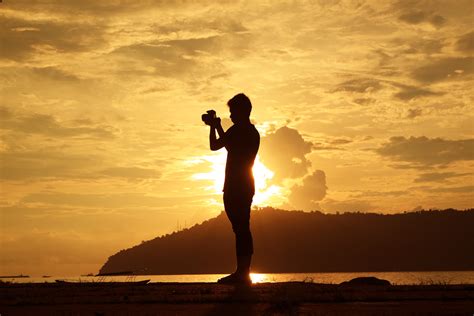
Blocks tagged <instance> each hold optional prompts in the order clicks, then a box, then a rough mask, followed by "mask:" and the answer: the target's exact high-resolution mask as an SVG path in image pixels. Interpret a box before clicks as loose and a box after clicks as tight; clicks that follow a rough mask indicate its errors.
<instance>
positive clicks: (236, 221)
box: [219, 193, 253, 283]
mask: <svg viewBox="0 0 474 316" xmlns="http://www.w3.org/2000/svg"><path fill="white" fill-rule="evenodd" d="M252 197H253V196H252V195H243V194H235V193H234V194H233V193H224V207H225V211H226V214H227V217H228V218H229V220H230V222H231V224H232V230H233V231H234V234H235V248H236V257H237V269H236V271H235V272H234V273H233V274H231V275H230V276H228V277H225V278H223V279H221V280H219V282H221V283H237V282H239V281H244V282H247V283H249V282H250V275H249V273H250V263H251V259H252V254H253V240H252V233H251V232H250V208H251V205H252Z"/></svg>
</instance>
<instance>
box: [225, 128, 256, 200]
mask: <svg viewBox="0 0 474 316" xmlns="http://www.w3.org/2000/svg"><path fill="white" fill-rule="evenodd" d="M224 141H225V148H226V149H227V162H226V166H225V182H224V189H223V191H224V192H235V193H250V194H252V195H253V194H254V193H255V184H254V178H253V174H252V167H253V163H254V161H255V157H256V156H257V152H258V147H259V146H260V134H259V133H258V131H257V129H256V128H255V126H254V125H253V124H250V123H244V124H234V125H233V126H231V127H230V128H229V129H228V130H227V131H226V132H225V134H224Z"/></svg>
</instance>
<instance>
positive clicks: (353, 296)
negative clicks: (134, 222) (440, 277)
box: [0, 282, 474, 316]
mask: <svg viewBox="0 0 474 316" xmlns="http://www.w3.org/2000/svg"><path fill="white" fill-rule="evenodd" d="M0 314H1V316H4V315H96V316H99V315H192V316H198V315H356V316H357V315H474V285H403V286H341V285H333V284H315V283H303V282H290V283H264V284H255V285H253V286H252V287H250V288H248V287H233V286H226V285H218V284H214V283H151V284H147V285H130V284H128V285H121V284H100V283H96V284H91V283H82V284H47V283H36V284H34V283H30V284H0Z"/></svg>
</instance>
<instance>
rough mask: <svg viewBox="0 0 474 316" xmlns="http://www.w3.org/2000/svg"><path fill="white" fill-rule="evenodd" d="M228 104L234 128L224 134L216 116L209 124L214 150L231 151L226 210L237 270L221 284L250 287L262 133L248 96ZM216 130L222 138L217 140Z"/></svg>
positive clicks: (226, 169)
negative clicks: (256, 170) (254, 122)
mask: <svg viewBox="0 0 474 316" xmlns="http://www.w3.org/2000/svg"><path fill="white" fill-rule="evenodd" d="M227 105H228V106H229V110H230V118H231V120H232V122H233V123H234V125H232V126H231V127H230V128H229V129H228V130H227V131H226V132H225V133H224V130H223V129H222V126H221V120H220V118H218V117H213V118H212V119H211V120H210V124H209V125H210V126H211V132H210V134H209V143H210V146H211V150H219V149H221V148H222V147H225V148H226V149H227V162H226V167H225V182H224V189H223V192H224V208H225V212H226V214H227V217H228V218H229V220H230V222H231V224H232V230H233V231H234V234H235V246H236V254H237V269H236V271H235V272H234V273H232V274H230V275H228V276H226V277H224V278H222V279H219V281H218V283H231V284H232V283H247V284H249V283H251V280H250V262H251V259H252V254H253V241H252V234H251V232H250V208H251V205H252V198H253V196H254V194H255V184H254V178H253V174H252V167H253V163H254V161H255V156H256V155H257V151H258V147H259V145H260V134H259V133H258V131H257V129H256V128H255V126H254V125H252V124H251V123H250V112H251V110H252V104H251V103H250V100H249V98H248V97H247V96H246V95H245V94H243V93H240V94H237V95H236V96H234V97H233V98H232V99H230V100H229V101H228V102H227ZM211 115H215V113H211ZM206 123H207V122H206ZM216 131H217V133H218V134H219V138H217V137H216Z"/></svg>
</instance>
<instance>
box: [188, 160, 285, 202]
mask: <svg viewBox="0 0 474 316" xmlns="http://www.w3.org/2000/svg"><path fill="white" fill-rule="evenodd" d="M200 159H202V160H205V161H208V162H210V163H211V171H209V172H203V173H195V174H194V175H193V176H192V179H193V180H208V181H211V182H212V184H211V185H210V186H208V187H206V190H210V191H213V192H214V193H217V194H220V193H222V188H223V186H224V179H225V162H226V159H227V155H226V153H225V152H220V153H218V154H215V155H207V156H202V157H200ZM252 170H253V177H254V179H255V196H254V198H253V205H260V204H262V203H266V202H267V203H268V201H269V199H270V198H271V197H272V196H277V195H279V194H280V187H279V186H276V185H271V186H269V185H268V182H269V181H270V180H271V179H272V178H273V176H274V173H273V171H271V170H270V169H268V168H267V167H266V166H265V165H264V164H263V163H262V162H261V161H260V157H259V156H258V155H257V158H256V159H255V163H254V166H253V168H252Z"/></svg>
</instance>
